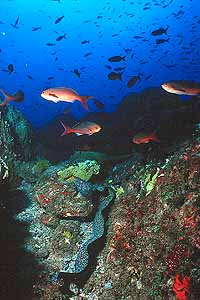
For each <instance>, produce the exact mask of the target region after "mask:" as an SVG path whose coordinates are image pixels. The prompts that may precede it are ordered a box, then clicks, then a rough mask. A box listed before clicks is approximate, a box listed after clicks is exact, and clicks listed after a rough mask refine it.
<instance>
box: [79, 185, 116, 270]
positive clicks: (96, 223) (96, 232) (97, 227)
mask: <svg viewBox="0 0 200 300" xmlns="http://www.w3.org/2000/svg"><path fill="white" fill-rule="evenodd" d="M114 197H115V193H114V191H113V190H112V189H109V195H108V196H107V197H106V198H103V200H102V201H100V204H99V208H98V210H97V212H96V215H95V218H94V220H93V221H92V229H93V231H92V232H93V236H92V237H91V238H90V239H89V240H87V241H85V242H84V243H83V244H82V245H81V246H80V249H79V252H78V255H77V257H76V261H75V273H80V272H82V271H83V270H84V269H85V268H86V267H87V265H88V261H89V254H88V246H89V245H90V244H91V243H93V242H94V241H96V240H97V239H99V238H101V237H102V236H103V234H104V217H103V215H102V212H103V210H104V209H105V208H106V207H107V206H108V205H109V204H110V203H111V201H112V200H113V199H114Z"/></svg>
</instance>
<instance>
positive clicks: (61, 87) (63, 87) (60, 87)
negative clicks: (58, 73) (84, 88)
mask: <svg viewBox="0 0 200 300" xmlns="http://www.w3.org/2000/svg"><path fill="white" fill-rule="evenodd" d="M57 89H67V90H70V91H72V92H73V93H74V94H76V95H77V96H79V94H78V93H77V92H76V91H75V90H73V89H72V88H68V87H66V86H59V87H57Z"/></svg>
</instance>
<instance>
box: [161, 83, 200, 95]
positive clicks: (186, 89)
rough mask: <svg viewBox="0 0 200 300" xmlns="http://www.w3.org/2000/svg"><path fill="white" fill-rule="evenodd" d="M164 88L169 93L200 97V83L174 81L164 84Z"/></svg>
mask: <svg viewBox="0 0 200 300" xmlns="http://www.w3.org/2000/svg"><path fill="white" fill-rule="evenodd" d="M161 86H162V88H163V89H164V90H165V91H167V92H168V93H172V94H177V95H189V96H196V95H200V83H198V82H195V81H187V80H172V81H168V82H165V83H163V84H162V85H161Z"/></svg>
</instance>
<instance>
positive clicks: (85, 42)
mask: <svg viewBox="0 0 200 300" xmlns="http://www.w3.org/2000/svg"><path fill="white" fill-rule="evenodd" d="M89 42H90V41H89V40H85V41H82V42H81V44H89Z"/></svg>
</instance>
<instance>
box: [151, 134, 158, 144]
mask: <svg viewBox="0 0 200 300" xmlns="http://www.w3.org/2000/svg"><path fill="white" fill-rule="evenodd" d="M151 138H152V140H153V141H155V142H157V143H160V139H159V138H157V135H156V131H154V132H153V133H152V135H151Z"/></svg>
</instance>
